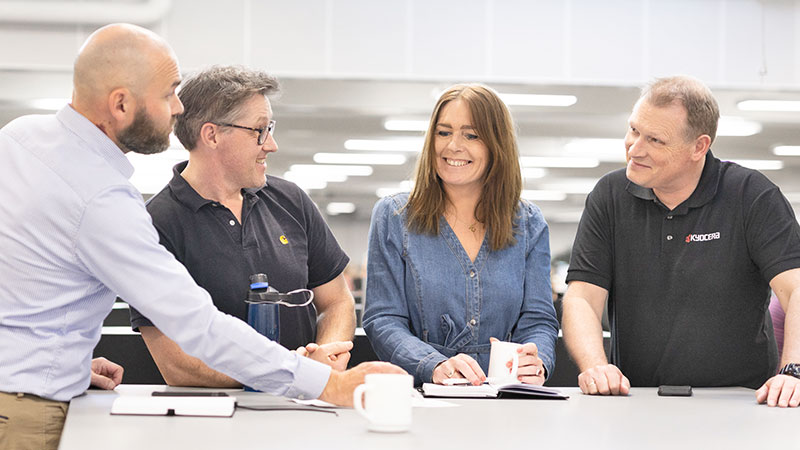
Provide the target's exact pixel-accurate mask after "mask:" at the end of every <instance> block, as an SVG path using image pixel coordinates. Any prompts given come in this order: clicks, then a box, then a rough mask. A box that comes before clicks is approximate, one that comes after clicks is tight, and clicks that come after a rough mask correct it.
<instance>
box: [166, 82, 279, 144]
mask: <svg viewBox="0 0 800 450" xmlns="http://www.w3.org/2000/svg"><path fill="white" fill-rule="evenodd" d="M279 91H280V85H279V84H278V79H277V78H275V77H273V76H272V75H269V74H268V73H266V72H263V71H260V70H251V69H247V68H244V67H242V66H211V67H209V68H208V69H205V70H203V71H201V72H199V73H197V74H195V75H193V76H191V77H190V78H189V79H188V80H186V82H185V83H184V84H183V86H182V87H181V89H180V92H178V98H180V99H181V102H183V107H184V112H183V114H182V115H180V116H178V119H177V120H176V122H175V135H176V136H177V137H178V140H180V141H181V144H183V146H184V147H185V148H186V150H190V151H191V150H193V149H194V148H195V146H197V139H198V137H199V136H200V129H201V128H202V127H203V125H204V124H206V123H208V122H216V123H221V122H227V123H230V122H234V121H235V120H236V119H237V118H238V116H239V114H240V113H241V110H242V106H243V105H244V103H245V102H246V101H247V100H248V99H249V98H250V97H252V96H253V95H255V94H261V95H274V94H276V93H278V92H279Z"/></svg>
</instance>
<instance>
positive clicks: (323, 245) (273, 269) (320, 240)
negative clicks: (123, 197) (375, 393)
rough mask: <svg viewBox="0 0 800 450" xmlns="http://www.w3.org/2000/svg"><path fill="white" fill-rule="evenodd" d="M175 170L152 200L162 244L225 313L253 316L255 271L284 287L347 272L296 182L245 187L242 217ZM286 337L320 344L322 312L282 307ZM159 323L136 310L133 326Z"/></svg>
mask: <svg viewBox="0 0 800 450" xmlns="http://www.w3.org/2000/svg"><path fill="white" fill-rule="evenodd" d="M186 164H187V163H186V162H182V163H180V164H178V165H176V166H175V167H174V168H173V177H172V180H171V181H170V182H169V184H168V185H167V186H166V187H165V188H164V189H163V190H161V192H159V193H158V194H156V195H155V196H153V198H151V199H150V200H149V201H148V202H147V210H148V211H149V212H150V215H151V216H152V218H153V225H154V226H155V228H156V230H157V231H158V234H159V237H160V240H161V244H162V245H163V246H164V247H166V248H167V250H169V251H170V252H171V253H172V254H173V255H175V257H176V258H177V259H178V261H180V262H181V263H182V264H183V265H184V266H186V268H187V269H188V270H189V273H190V274H191V275H192V277H193V278H194V280H195V281H196V282H197V284H199V285H200V286H202V287H203V288H205V289H206V290H207V291H208V292H209V294H211V298H212V299H213V301H214V304H215V305H216V306H217V308H219V309H220V310H221V311H223V312H225V313H227V314H230V315H233V316H236V317H238V318H240V319H242V320H247V305H246V304H245V301H244V300H245V298H246V297H247V293H248V290H249V286H250V282H249V277H250V275H252V274H254V273H265V274H267V276H268V277H269V281H270V284H271V285H272V286H273V287H275V288H276V289H278V290H279V291H281V292H288V291H291V290H294V289H301V288H308V289H312V288H315V287H317V286H320V285H323V284H325V283H327V282H329V281H331V280H333V279H334V278H336V277H337V276H339V274H340V273H342V271H343V270H344V268H345V266H346V265H347V263H348V262H349V258H348V257H347V255H346V254H345V253H344V251H342V249H341V247H339V244H338V243H337V242H336V238H334V236H333V233H331V230H330V228H328V225H327V224H326V223H325V220H324V219H323V218H322V215H321V214H320V212H319V210H318V209H317V207H316V205H315V204H314V203H313V202H312V201H311V199H310V198H309V197H308V195H306V193H305V192H303V190H301V189H300V188H299V187H297V185H295V184H294V183H291V182H289V181H286V180H283V179H281V178H278V177H273V176H270V177H268V181H267V183H266V185H265V186H264V187H262V188H256V189H243V190H242V195H243V196H244V201H243V204H242V223H241V224H240V223H239V222H238V221H237V220H236V218H235V217H234V215H233V213H232V212H231V211H230V210H229V209H228V208H226V207H225V206H223V205H222V204H220V203H218V202H215V201H212V200H208V199H205V198H203V197H201V196H200V195H199V194H198V193H197V191H195V190H194V189H193V188H192V187H191V186H190V185H189V183H187V182H186V180H184V179H183V177H182V176H181V172H182V171H183V169H184V168H185V167H186ZM280 309H281V312H280V320H281V330H280V343H281V344H282V345H283V346H285V347H286V348H288V349H295V348H297V347H298V346H300V345H306V344H308V343H309V342H314V340H315V336H316V311H315V309H314V307H313V304H312V305H309V306H308V307H303V308H287V307H281V308H280ZM149 325H152V323H151V322H150V321H149V320H148V319H147V318H145V317H143V316H142V315H141V314H140V313H139V312H138V311H136V310H135V309H131V326H132V327H133V328H134V329H138V328H139V327H140V326H149Z"/></svg>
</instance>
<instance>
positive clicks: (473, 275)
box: [469, 270, 475, 278]
mask: <svg viewBox="0 0 800 450" xmlns="http://www.w3.org/2000/svg"><path fill="white" fill-rule="evenodd" d="M469 277H470V278H475V271H474V270H470V271H469Z"/></svg>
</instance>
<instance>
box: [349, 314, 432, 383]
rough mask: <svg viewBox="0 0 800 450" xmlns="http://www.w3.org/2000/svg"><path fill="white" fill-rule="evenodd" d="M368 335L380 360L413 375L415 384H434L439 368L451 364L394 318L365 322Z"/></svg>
mask: <svg viewBox="0 0 800 450" xmlns="http://www.w3.org/2000/svg"><path fill="white" fill-rule="evenodd" d="M364 331H366V333H367V336H368V337H369V340H370V342H371V343H372V348H373V350H375V353H376V354H377V355H378V357H379V358H380V359H381V360H382V361H388V362H390V363H392V364H395V365H398V366H400V367H402V368H403V369H404V370H405V371H406V372H408V373H410V374H411V375H413V376H414V383H415V384H421V383H428V382H430V381H431V378H432V377H433V370H434V369H435V368H436V366H437V365H438V364H439V363H441V362H442V361H445V360H447V357H446V356H444V355H442V354H441V353H439V352H438V351H437V350H436V349H435V348H433V347H432V346H431V345H429V344H427V343H425V342H423V341H422V339H420V338H419V337H417V336H416V335H414V334H413V333H411V331H410V330H409V329H408V327H407V326H404V325H403V324H401V323H398V321H397V320H395V319H393V318H388V317H384V318H379V319H376V320H365V321H364Z"/></svg>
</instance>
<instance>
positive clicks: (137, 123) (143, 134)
mask: <svg viewBox="0 0 800 450" xmlns="http://www.w3.org/2000/svg"><path fill="white" fill-rule="evenodd" d="M173 123H175V117H173V118H172V121H171V123H170V127H169V129H168V130H167V131H162V130H159V129H158V128H157V127H156V125H155V124H154V123H153V120H152V119H151V118H150V115H149V114H147V110H146V109H141V110H139V111H137V112H136V116H135V117H134V118H133V123H132V124H130V125H129V126H128V128H125V129H124V130H122V131H121V132H120V133H119V134H118V135H117V139H118V140H119V143H120V145H122V148H123V150H128V151H132V152H134V153H141V154H143V155H152V154H154V153H161V152H163V151H164V150H166V149H167V148H168V147H169V132H170V130H172V124H173Z"/></svg>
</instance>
